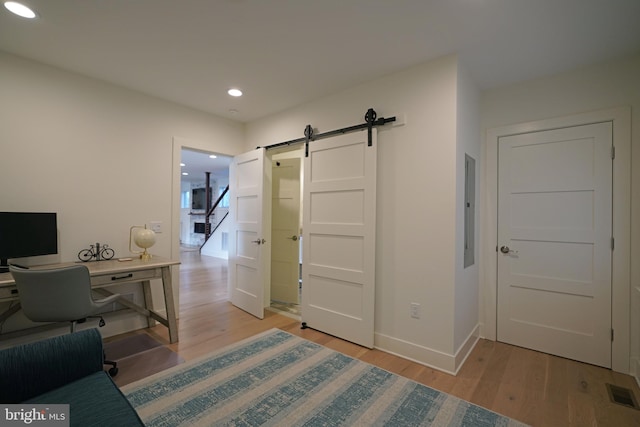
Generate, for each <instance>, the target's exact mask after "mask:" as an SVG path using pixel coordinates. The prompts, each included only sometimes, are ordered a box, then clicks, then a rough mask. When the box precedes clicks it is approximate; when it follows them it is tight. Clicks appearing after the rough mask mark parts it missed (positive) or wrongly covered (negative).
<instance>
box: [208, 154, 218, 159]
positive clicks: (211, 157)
mask: <svg viewBox="0 0 640 427" xmlns="http://www.w3.org/2000/svg"><path fill="white" fill-rule="evenodd" d="M209 158H210V159H217V158H218V156H216V155H215V154H212V155H210V156H209Z"/></svg>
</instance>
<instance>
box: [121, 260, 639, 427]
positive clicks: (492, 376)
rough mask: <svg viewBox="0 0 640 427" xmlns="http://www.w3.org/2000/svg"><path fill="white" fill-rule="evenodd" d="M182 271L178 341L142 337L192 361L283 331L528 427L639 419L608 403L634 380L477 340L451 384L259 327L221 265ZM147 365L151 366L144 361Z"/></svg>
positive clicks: (382, 357) (185, 265) (287, 322)
mask: <svg viewBox="0 0 640 427" xmlns="http://www.w3.org/2000/svg"><path fill="white" fill-rule="evenodd" d="M181 258H182V265H181V266H180V307H179V310H180V320H179V333H180V341H179V342H177V343H175V344H168V342H169V341H168V333H167V329H166V328H165V327H163V326H156V327H154V328H151V329H144V330H140V331H135V332H132V333H129V334H125V335H124V336H126V335H130V334H136V333H146V334H149V335H150V336H152V337H154V338H156V339H158V340H159V341H161V342H163V343H165V346H166V347H167V348H169V349H171V350H173V351H175V352H176V353H178V354H179V355H180V356H181V357H182V358H183V359H185V360H187V361H188V360H191V359H194V358H197V357H200V356H204V355H206V354H207V353H209V352H211V351H213V350H215V349H219V348H222V347H224V346H226V345H228V344H230V343H233V342H236V341H239V340H242V339H244V338H247V337H250V336H252V335H255V334H257V333H259V332H262V331H265V330H268V329H271V328H280V329H282V330H284V331H287V332H290V333H292V334H294V335H298V336H300V337H302V338H305V339H308V340H310V341H314V342H316V343H318V344H321V345H324V346H327V347H329V348H332V349H334V350H336V351H340V352H342V353H345V354H347V355H349V356H352V357H354V358H357V359H360V360H362V361H365V362H367V363H371V364H373V365H376V366H379V367H381V368H383V369H386V370H388V371H391V372H394V373H396V374H398V375H402V376H404V377H407V378H410V379H412V380H414V381H417V382H419V383H422V384H425V385H427V386H430V387H433V388H435V389H438V390H441V391H444V392H446V393H449V394H452V395H454V396H457V397H460V398H462V399H465V400H467V401H469V402H473V403H475V404H477V405H480V406H483V407H485V408H487V409H490V410H492V411H495V412H498V413H501V414H504V415H507V416H509V417H512V418H514V419H517V420H519V421H522V422H525V423H527V424H530V425H533V426H612V427H620V426H640V411H638V410H634V409H631V408H627V407H625V406H621V405H618V404H614V403H612V402H610V400H609V397H608V393H607V389H606V385H605V384H606V383H610V384H614V385H617V386H620V387H625V388H630V389H631V390H632V391H633V393H634V394H635V396H636V399H640V390H639V389H638V386H637V384H636V382H635V380H634V379H633V378H632V377H631V376H628V375H623V374H619V373H616V372H613V371H611V370H608V369H604V368H599V367H596V366H592V365H588V364H584V363H579V362H575V361H571V360H568V359H563V358H560V357H555V356H551V355H547V354H544V353H538V352H535V351H531V350H527V349H523V348H520V347H514V346H511V345H507V344H503V343H500V342H493V341H488V340H480V341H479V343H478V344H477V345H476V347H475V348H474V350H473V352H472V353H471V355H470V356H469V357H468V359H467V361H466V363H465V364H464V366H463V367H462V369H461V370H460V372H459V373H458V375H457V376H452V375H449V374H446V373H443V372H440V371H438V370H435V369H432V368H429V367H426V366H423V365H420V364H418V363H415V362H411V361H408V360H406V359H403V358H400V357H397V356H394V355H391V354H388V353H385V352H383V351H380V350H375V349H374V350H369V349H366V348H363V347H360V346H358V345H355V344H352V343H349V342H346V341H343V340H340V339H338V338H335V337H332V336H329V335H326V334H323V333H321V332H318V331H314V330H311V329H306V330H301V329H300V322H299V321H297V320H295V319H292V318H291V317H287V316H283V315H280V314H277V313H273V312H269V311H266V313H265V314H266V317H265V319H264V320H258V319H256V318H254V317H253V316H251V315H250V314H247V313H245V312H244V311H242V310H239V309H237V308H235V307H233V306H232V305H231V304H230V303H229V302H228V301H227V271H226V261H223V260H219V259H216V258H211V257H204V256H203V257H201V256H200V255H199V254H198V252H197V251H196V252H183V253H182V256H181ZM150 363H151V361H150Z"/></svg>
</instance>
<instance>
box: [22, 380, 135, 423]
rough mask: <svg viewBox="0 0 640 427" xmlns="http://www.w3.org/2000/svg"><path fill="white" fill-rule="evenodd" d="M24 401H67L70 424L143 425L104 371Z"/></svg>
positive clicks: (57, 402)
mask: <svg viewBox="0 0 640 427" xmlns="http://www.w3.org/2000/svg"><path fill="white" fill-rule="evenodd" d="M24 403H40V404H49V405H51V404H59V403H66V404H69V411H70V415H69V418H70V420H69V421H70V425H71V426H78V427H91V426H96V427H97V426H100V427H108V426H114V427H129V426H144V424H143V422H142V420H140V417H139V416H138V414H137V413H136V411H135V410H134V409H133V407H132V406H131V404H130V403H129V401H128V400H127V399H126V398H125V397H124V395H123V394H122V392H121V391H120V389H119V388H118V387H117V386H116V385H115V384H114V383H113V381H112V380H111V378H109V375H108V374H107V373H106V372H104V371H100V372H95V373H93V374H91V375H88V376H86V377H83V378H81V379H79V380H76V381H74V382H72V383H69V384H66V385H64V386H62V387H59V388H57V389H55V390H51V391H49V392H47V393H44V394H41V395H40V396H36V397H34V398H32V399H29V400H27V401H26V402H24Z"/></svg>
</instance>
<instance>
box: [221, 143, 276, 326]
mask: <svg viewBox="0 0 640 427" xmlns="http://www.w3.org/2000/svg"><path fill="white" fill-rule="evenodd" d="M264 151H265V150H264V149H259V150H254V151H251V152H249V153H244V154H241V155H239V156H236V157H234V158H233V162H232V163H231V165H230V167H229V194H230V198H229V199H230V202H229V218H230V219H231V220H230V222H229V270H228V274H229V279H228V280H229V292H230V294H231V303H232V304H233V305H235V306H236V307H239V308H241V309H242V310H244V311H246V312H248V313H250V314H253V315H254V316H256V317H258V318H259V319H262V318H264V307H265V304H266V303H265V300H267V299H268V295H266V293H265V289H268V284H269V276H270V262H271V243H270V241H269V240H270V237H271V236H270V234H271V222H270V214H271V187H270V186H271V165H269V167H266V166H265V163H266V161H267V159H266V156H265V152H264Z"/></svg>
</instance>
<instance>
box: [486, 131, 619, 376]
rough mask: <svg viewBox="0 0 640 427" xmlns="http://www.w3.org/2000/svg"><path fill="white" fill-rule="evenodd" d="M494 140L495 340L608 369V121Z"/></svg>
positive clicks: (609, 145)
mask: <svg viewBox="0 0 640 427" xmlns="http://www.w3.org/2000/svg"><path fill="white" fill-rule="evenodd" d="M498 145H499V147H498V158H499V160H498V163H499V167H498V168H499V172H498V176H499V180H498V186H499V188H498V218H499V223H498V246H499V248H498V304H497V307H498V313H497V314H498V316H497V317H498V331H497V332H498V340H499V341H503V342H507V343H511V344H515V345H518V346H522V347H527V348H531V349H534V350H539V351H543V352H546V353H551V354H555V355H559V356H563V357H567V358H570V359H575V360H579V361H583V362H587V363H591V364H595V365H600V366H604V367H610V366H611V236H612V231H611V230H612V217H611V210H612V158H611V157H612V156H611V146H612V127H611V123H599V124H592V125H585V126H576V127H571V128H564V129H557V130H549V131H544V132H533V133H528V134H523V135H516V136H509V137H503V138H500V139H499V144H498Z"/></svg>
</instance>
